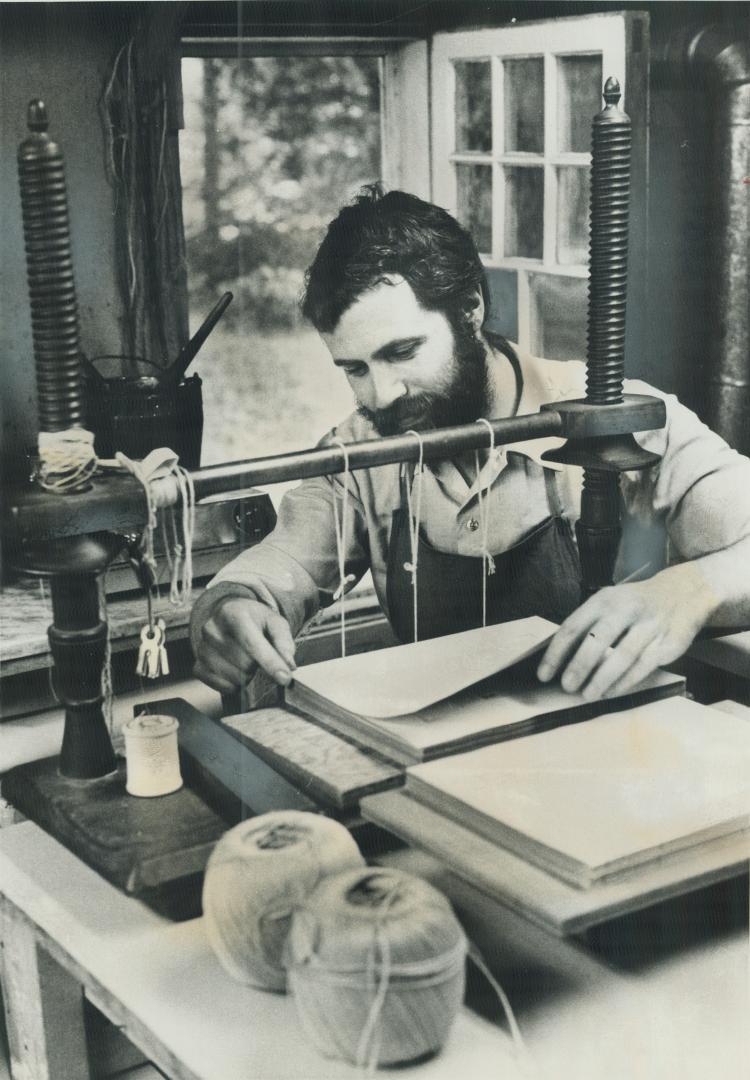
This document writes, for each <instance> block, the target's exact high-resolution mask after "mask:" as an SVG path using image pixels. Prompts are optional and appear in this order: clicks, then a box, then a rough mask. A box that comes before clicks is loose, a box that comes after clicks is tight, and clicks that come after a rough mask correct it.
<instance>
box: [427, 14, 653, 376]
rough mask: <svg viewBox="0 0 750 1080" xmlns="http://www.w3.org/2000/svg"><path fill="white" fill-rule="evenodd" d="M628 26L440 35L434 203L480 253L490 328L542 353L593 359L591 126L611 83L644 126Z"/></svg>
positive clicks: (561, 22)
mask: <svg viewBox="0 0 750 1080" xmlns="http://www.w3.org/2000/svg"><path fill="white" fill-rule="evenodd" d="M629 25H630V24H629V21H628V16H623V15H603V16H589V17H586V18H571V19H556V20H553V21H549V22H544V23H541V22H530V23H524V24H518V25H514V26H508V27H504V28H501V29H488V30H476V31H467V32H460V33H452V34H438V35H436V37H435V41H434V46H433V56H432V59H433V68H432V70H433V81H432V95H433V178H434V198H435V201H436V202H437V203H439V204H441V205H443V206H445V207H446V208H448V209H449V210H451V212H452V213H454V214H455V215H456V216H457V217H458V219H459V220H460V221H461V222H462V223H463V224H464V225H466V227H467V228H468V229H469V230H470V231H471V232H472V234H473V236H474V238H475V240H476V242H477V245H478V247H479V249H480V252H481V253H482V258H483V261H484V263H485V265H486V267H487V271H488V274H487V276H488V281H489V284H490V291H491V294H492V308H493V319H492V322H491V325H493V327H494V328H495V329H497V330H498V331H499V332H501V333H503V334H506V335H507V336H508V337H510V338H512V339H513V340H516V341H518V342H519V344H520V345H521V346H522V347H523V348H527V349H530V350H531V351H532V352H535V353H538V354H540V355H545V356H549V357H554V358H557V359H570V358H574V357H575V358H583V357H584V356H585V351H586V306H587V280H586V279H587V276H588V269H587V262H588V205H589V167H590V163H591V156H590V139H591V121H592V119H593V117H594V115H595V114H596V113H598V112H599V111H600V110H601V108H602V107H603V101H602V98H601V89H602V85H603V82H604V80H605V79H606V78H608V77H609V76H611V75H614V76H615V77H616V78H617V79H618V80H619V82H620V86H621V87H622V90H623V95H624V96H623V100H624V102H625V108H626V109H627V110H629V111H630V115H631V121H633V124H634V127H635V126H636V125H637V124H638V123H642V124H643V123H645V108H643V107H641V105H640V104H639V102H638V100H637V98H636V96H635V95H633V101H634V103H635V106H636V111H637V112H638V115H637V116H636V115H633V107H632V106H631V98H630V96H629V84H628V81H627V80H628V79H629V78H631V70H630V63H631V61H630V58H627V60H626V40H627V31H628V27H629ZM626 66H628V68H629V69H628V70H626ZM644 138H645V136H644ZM635 161H636V167H637V162H638V157H637V155H635ZM636 186H637V185H636Z"/></svg>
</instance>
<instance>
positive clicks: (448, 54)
mask: <svg viewBox="0 0 750 1080" xmlns="http://www.w3.org/2000/svg"><path fill="white" fill-rule="evenodd" d="M592 54H598V55H601V57H602V77H603V80H606V79H607V78H609V77H610V76H615V77H616V78H617V79H618V81H619V82H620V87H621V90H622V99H621V105H622V107H623V108H624V109H625V111H626V112H628V114H629V115H630V117H631V121H632V122H633V129H632V130H633V150H632V155H631V205H633V204H634V203H635V201H636V200H638V202H639V203H640V205H642V206H643V208H644V212H643V213H639V214H637V215H635V216H634V215H633V214H632V213H631V229H630V275H629V276H630V280H631V283H632V282H633V281H637V280H638V279H640V281H641V285H640V286H639V285H635V287H633V288H631V292H632V294H633V295H632V299H633V301H634V303H638V302H639V300H642V299H643V296H644V295H645V294H644V293H643V291H642V290H643V289H645V266H646V260H645V250H646V234H645V230H646V220H647V193H648V183H647V154H646V145H647V141H646V140H647V127H648V80H647V73H648V67H647V64H648V15H647V14H645V13H643V12H611V13H610V12H607V13H601V14H595V15H586V16H570V17H562V18H552V19H544V20H542V19H540V20H530V21H528V22H519V23H513V24H507V25H504V26H496V27H489V28H487V27H485V28H481V29H476V30H461V31H453V32H447V33H441V34H436V35H435V37H434V38H433V42H432V51H431V68H432V70H431V103H432V131H431V143H432V177H433V189H432V197H433V201H434V202H436V203H438V204H440V205H441V206H444V207H445V208H446V209H447V210H449V211H450V212H451V213H452V214H454V215H456V214H457V211H458V206H457V201H458V200H457V183H456V169H455V165H457V164H483V165H489V166H490V167H491V168H492V194H491V198H492V209H493V213H492V251H491V252H482V253H481V255H482V261H483V263H484V265H485V266H486V267H487V268H488V269H498V270H509V271H513V272H515V273H516V277H517V286H518V294H517V317H518V343H519V345H520V346H521V347H522V348H524V349H527V350H528V349H531V347H532V344H533V342H532V328H533V325H534V312H533V301H532V294H531V288H532V285H531V277H532V275H548V276H551V277H556V278H577V279H584V280H585V279H587V278H588V265H587V264H586V263H560V262H559V261H558V259H557V234H558V201H557V200H558V175H559V174H558V169H559V168H560V167H561V166H563V167H564V166H575V167H577V168H585V167H590V162H591V155H590V154H589V153H575V152H570V151H560V150H559V148H558V122H557V107H558V96H557V86H558V78H557V58H558V57H565V56H571V55H574V56H586V55H592ZM531 57H539V58H543V64H544V146H543V152H542V153H541V154H536V153H529V152H524V151H505V150H504V147H503V134H504V132H503V126H504V108H503V104H504V102H503V60H505V59H522V58H531ZM462 60H470V61H471V60H477V61H480V60H484V61H489V62H490V65H491V68H490V70H491V94H492V112H491V116H492V120H491V123H492V145H491V149H490V150H489V151H487V152H484V151H458V152H457V151H456V148H455V147H456V109H455V68H454V62H455V61H462ZM602 104H603V103H602ZM509 165H510V166H517V167H520V168H524V167H530V166H534V167H537V168H538V167H540V166H541V167H542V168H543V170H544V197H543V208H544V224H543V250H542V258H541V259H531V258H526V257H519V256H505V255H503V254H502V252H503V248H504V229H505V168H506V167H507V166H509ZM634 217H635V220H634ZM636 294H637V295H636Z"/></svg>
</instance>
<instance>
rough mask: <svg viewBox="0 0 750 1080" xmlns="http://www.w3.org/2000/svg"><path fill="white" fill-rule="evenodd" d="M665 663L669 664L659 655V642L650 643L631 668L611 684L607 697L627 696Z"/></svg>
mask: <svg viewBox="0 0 750 1080" xmlns="http://www.w3.org/2000/svg"><path fill="white" fill-rule="evenodd" d="M667 663H669V661H668V660H667V659H665V657H663V656H662V655H660V649H659V642H658V641H654V642H652V644H651V645H649V646H648V648H646V649H644V650H643V652H642V653H641V655H640V656H639V657H638V659H637V660H636V662H635V663H634V664H633V666H632V667H631V668H630V669H629V670H628V671H626V672H625V674H624V675H622V676H621V677H620V678H619V679H618V680H617V681H616V682H614V683H612V685H611V686H610V687H609V689H608V690H607V696H608V697H617V696H619V695H620V694H629V693H630V691H631V690H634V689H635V687H636V686H638V684H639V683H641V682H643V680H644V679H647V678H648V677H649V675H653V673H654V672H655V671H656V669H657V668H658V667H659V666H660V665H661V664H667Z"/></svg>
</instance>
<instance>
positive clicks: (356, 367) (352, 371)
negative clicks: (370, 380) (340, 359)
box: [344, 364, 367, 379]
mask: <svg viewBox="0 0 750 1080" xmlns="http://www.w3.org/2000/svg"><path fill="white" fill-rule="evenodd" d="M366 371H367V365H366V364H347V365H346V367H345V368H344V372H345V373H346V374H347V375H349V376H350V377H353V378H355V379H356V378H360V377H361V376H362V375H364V374H365V372H366Z"/></svg>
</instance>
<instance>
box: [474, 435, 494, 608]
mask: <svg viewBox="0 0 750 1080" xmlns="http://www.w3.org/2000/svg"><path fill="white" fill-rule="evenodd" d="M477 423H478V424H484V425H485V427H486V428H487V430H488V431H489V433H490V454H489V459H488V460H489V462H491V461H492V459H493V457H494V456H495V430H494V428H493V427H492V424H491V423H490V422H489V420H486V419H485V418H484V417H483V416H481V417H480V418H479V419H478V420H477ZM474 463H475V468H476V474H477V508H478V510H479V524H480V528H481V543H482V626H486V625H487V578H488V577H491V576H492V575H493V574H494V573H495V560H494V558H493V557H492V553H491V552H490V549H489V532H490V502H489V499H490V488H491V486H492V476H491V475H490V474H488V477H487V484H486V487H485V488H484V490H482V484H481V483H480V482H479V476H480V473H481V469H480V466H479V451H478V450H476V451H475V453H474Z"/></svg>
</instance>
